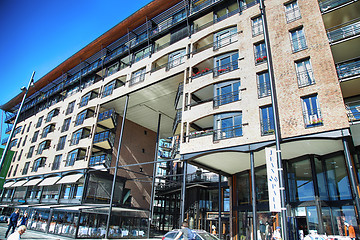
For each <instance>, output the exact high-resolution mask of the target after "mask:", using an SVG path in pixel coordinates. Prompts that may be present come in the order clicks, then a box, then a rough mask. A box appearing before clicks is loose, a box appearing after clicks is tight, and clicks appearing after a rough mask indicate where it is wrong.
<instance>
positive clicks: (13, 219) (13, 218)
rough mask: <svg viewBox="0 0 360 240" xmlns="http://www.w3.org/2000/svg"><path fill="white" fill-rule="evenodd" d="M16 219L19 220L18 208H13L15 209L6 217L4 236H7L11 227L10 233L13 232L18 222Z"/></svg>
mask: <svg viewBox="0 0 360 240" xmlns="http://www.w3.org/2000/svg"><path fill="white" fill-rule="evenodd" d="M18 220H19V209H15V211H14V212H13V213H12V214H11V215H10V217H9V219H8V229H7V230H6V233H5V238H7V235H8V233H9V232H10V229H11V228H12V232H11V233H14V232H15V228H16V225H17V223H18Z"/></svg>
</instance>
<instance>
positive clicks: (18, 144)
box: [16, 137, 22, 148]
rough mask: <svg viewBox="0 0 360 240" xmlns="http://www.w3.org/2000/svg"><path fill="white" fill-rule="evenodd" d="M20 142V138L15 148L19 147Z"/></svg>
mask: <svg viewBox="0 0 360 240" xmlns="http://www.w3.org/2000/svg"><path fill="white" fill-rule="evenodd" d="M21 140H22V137H21V138H20V139H19V141H18V143H17V146H16V147H17V148H19V147H20V143H21Z"/></svg>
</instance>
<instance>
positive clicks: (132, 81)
mask: <svg viewBox="0 0 360 240" xmlns="http://www.w3.org/2000/svg"><path fill="white" fill-rule="evenodd" d="M143 81H145V73H143V74H140V75H137V76H134V77H132V78H131V79H130V81H129V86H133V85H135V84H137V83H140V82H143Z"/></svg>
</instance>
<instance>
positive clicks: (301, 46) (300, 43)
mask: <svg viewBox="0 0 360 240" xmlns="http://www.w3.org/2000/svg"><path fill="white" fill-rule="evenodd" d="M291 46H292V50H293V52H300V51H301V50H305V49H307V45H306V40H305V37H304V36H302V37H298V38H294V39H292V40H291Z"/></svg>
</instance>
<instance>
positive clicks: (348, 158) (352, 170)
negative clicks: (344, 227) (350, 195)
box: [342, 137, 360, 218]
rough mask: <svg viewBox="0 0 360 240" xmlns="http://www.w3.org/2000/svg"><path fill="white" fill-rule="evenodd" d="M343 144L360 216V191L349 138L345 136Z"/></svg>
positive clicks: (359, 215) (359, 216)
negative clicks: (359, 190)
mask: <svg viewBox="0 0 360 240" xmlns="http://www.w3.org/2000/svg"><path fill="white" fill-rule="evenodd" d="M342 141H343V144H344V153H345V160H346V165H347V167H348V169H349V177H350V184H351V188H352V190H353V192H354V195H355V199H354V200H355V205H356V210H357V215H358V218H360V202H359V192H358V187H357V186H356V180H355V174H354V170H355V168H354V166H353V164H352V161H351V156H350V149H349V144H348V142H347V139H346V138H345V137H343V139H342Z"/></svg>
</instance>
